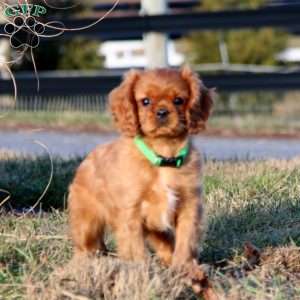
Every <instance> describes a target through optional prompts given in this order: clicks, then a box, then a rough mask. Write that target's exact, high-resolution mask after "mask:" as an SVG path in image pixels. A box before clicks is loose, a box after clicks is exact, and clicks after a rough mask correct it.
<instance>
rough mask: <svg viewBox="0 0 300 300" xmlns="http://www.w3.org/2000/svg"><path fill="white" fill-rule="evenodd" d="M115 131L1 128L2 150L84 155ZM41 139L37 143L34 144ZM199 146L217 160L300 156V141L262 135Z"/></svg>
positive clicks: (205, 140) (209, 140)
mask: <svg viewBox="0 0 300 300" xmlns="http://www.w3.org/2000/svg"><path fill="white" fill-rule="evenodd" d="M116 137H117V135H113V134H87V133H76V134H75V133H74V134H73V133H72V134H71V133H68V134H66V133H58V132H42V131H41V132H33V131H28V132H26V131H23V132H22V131H20V132H13V131H11V132H10V131H7V132H4V131H0V150H3V149H5V150H11V151H14V152H17V153H23V154H32V155H42V154H45V153H46V150H45V149H44V148H43V147H42V146H40V145H39V144H38V143H42V144H43V145H45V146H47V148H48V149H49V151H50V153H51V154H52V155H53V156H56V155H58V156H62V157H65V158H67V157H70V156H78V155H79V156H82V155H85V154H86V153H88V152H89V151H90V150H91V149H93V148H94V147H95V146H96V145H99V144H103V143H107V142H109V141H112V140H113V139H115V138H116ZM35 141H38V143H35ZM194 143H195V145H196V147H197V148H198V149H199V150H200V151H201V152H202V153H203V154H204V155H205V156H206V157H208V158H211V159H216V160H236V159H238V160H255V159H256V160H261V159H269V158H279V159H291V158H293V157H295V156H300V140H292V139H263V138H223V137H222V138H221V137H203V136H202V137H201V136H200V137H195V138H194Z"/></svg>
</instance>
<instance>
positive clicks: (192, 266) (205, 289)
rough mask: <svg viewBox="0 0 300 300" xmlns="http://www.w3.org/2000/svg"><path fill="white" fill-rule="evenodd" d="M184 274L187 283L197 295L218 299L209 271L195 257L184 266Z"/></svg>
mask: <svg viewBox="0 0 300 300" xmlns="http://www.w3.org/2000/svg"><path fill="white" fill-rule="evenodd" d="M183 272H184V276H185V277H186V280H187V284H188V285H189V286H190V287H191V288H192V289H193V291H194V293H195V294H196V295H197V296H202V297H203V298H204V299H205V300H218V299H219V298H218V296H217V294H216V293H215V291H214V289H213V287H212V284H211V282H210V280H209V278H208V275H207V272H206V271H205V270H204V269H203V268H202V267H201V266H200V265H199V264H198V263H197V261H196V260H195V259H194V260H192V261H191V262H190V263H187V264H186V265H185V266H183Z"/></svg>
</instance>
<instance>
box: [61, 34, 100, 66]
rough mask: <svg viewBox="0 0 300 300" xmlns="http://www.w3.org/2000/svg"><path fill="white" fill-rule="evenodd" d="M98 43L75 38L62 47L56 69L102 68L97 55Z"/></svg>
mask: <svg viewBox="0 0 300 300" xmlns="http://www.w3.org/2000/svg"><path fill="white" fill-rule="evenodd" d="M98 49H99V43H98V42H97V41H93V40H88V39H84V38H75V39H73V40H71V41H68V42H66V43H65V44H64V46H63V47H62V51H61V53H62V56H61V59H60V60H59V63H58V68H59V69H62V70H93V69H99V68H101V67H102V63H103V61H102V58H101V57H100V56H99V55H98Z"/></svg>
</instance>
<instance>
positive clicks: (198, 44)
mask: <svg viewBox="0 0 300 300" xmlns="http://www.w3.org/2000/svg"><path fill="white" fill-rule="evenodd" d="M263 3H264V1H262V0H243V1H237V0H229V1H227V0H222V1H209V0H204V1H202V5H201V8H202V9H203V10H205V11H206V10H217V9H233V8H234V9H236V8H245V7H247V8H255V7H257V6H260V5H262V4H263ZM222 40H224V42H225V43H226V46H227V51H228V56H229V62H230V63H239V64H258V65H276V63H277V62H276V60H275V55H276V54H277V53H278V52H280V51H281V50H283V49H284V48H285V46H286V44H287V34H286V33H284V32H283V31H280V30H274V29H271V28H263V29H259V30H257V29H256V30H251V29H247V30H230V31H226V32H210V31H206V32H193V33H191V34H190V35H189V36H188V37H187V38H185V39H183V43H182V45H183V47H182V49H183V52H185V54H186V57H187V60H188V61H189V62H190V63H191V64H201V63H219V62H221V56H220V51H219V45H220V41H222Z"/></svg>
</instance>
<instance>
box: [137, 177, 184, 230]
mask: <svg viewBox="0 0 300 300" xmlns="http://www.w3.org/2000/svg"><path fill="white" fill-rule="evenodd" d="M176 187H177V188H176ZM148 191H149V192H148V193H146V197H145V199H143V201H142V205H141V210H142V216H143V219H144V223H145V225H146V227H147V228H148V229H150V230H159V231H167V230H170V229H173V228H174V223H175V218H176V212H177V210H178V207H179V205H180V202H181V198H180V194H179V190H178V184H176V178H174V176H170V175H168V174H164V173H161V174H160V175H159V176H158V178H157V180H155V181H154V183H153V184H152V186H151V187H149V190H148Z"/></svg>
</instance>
